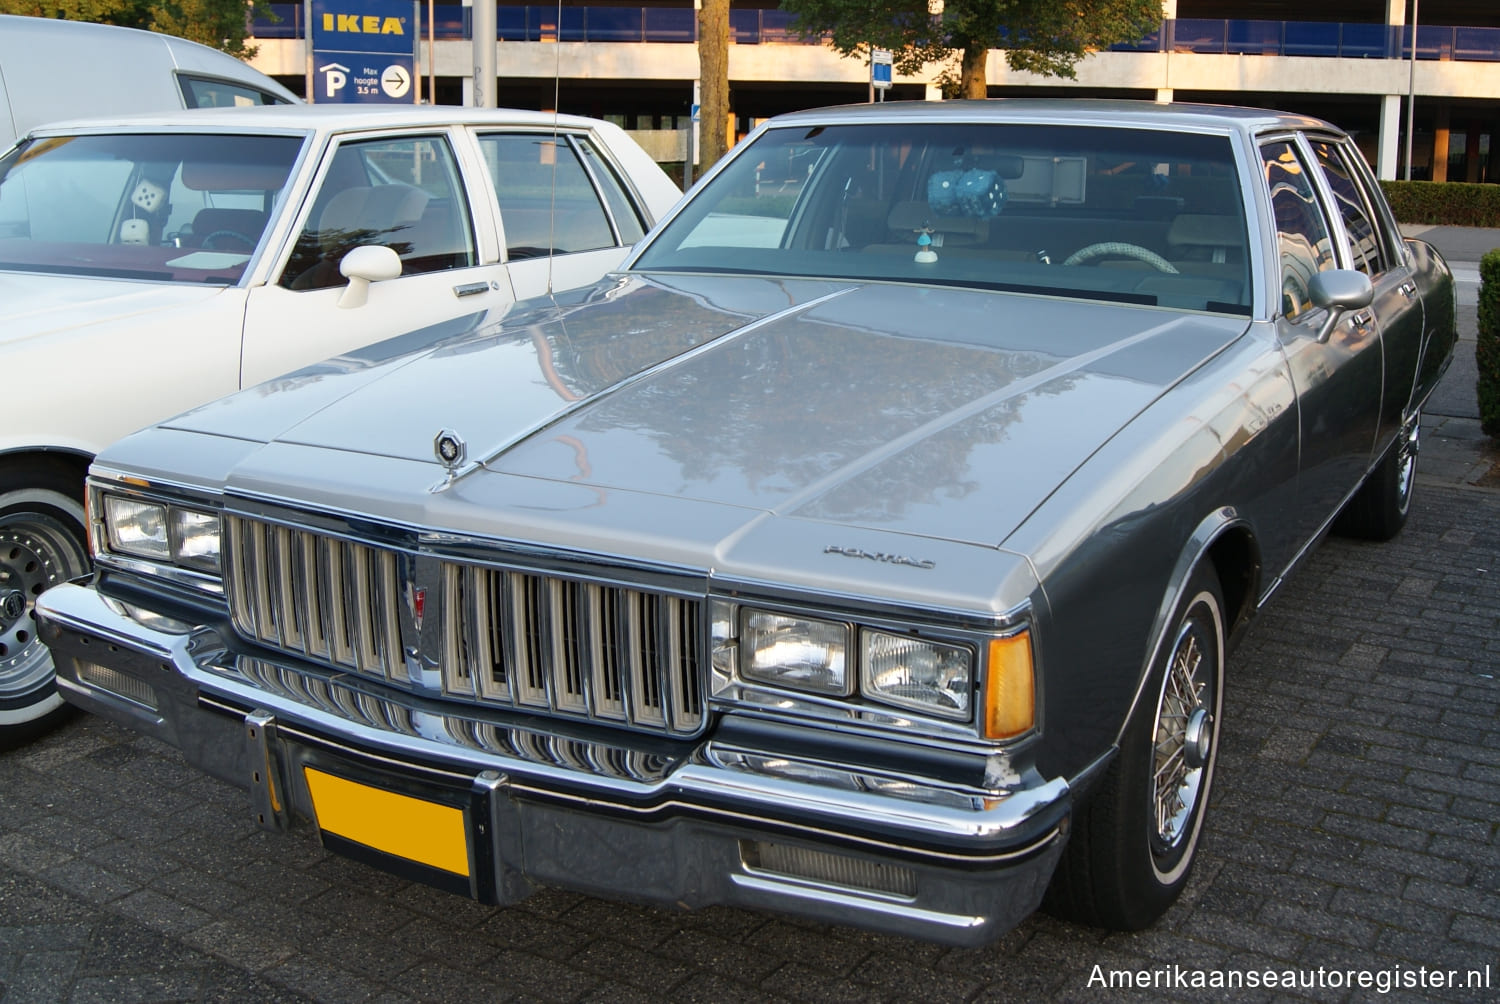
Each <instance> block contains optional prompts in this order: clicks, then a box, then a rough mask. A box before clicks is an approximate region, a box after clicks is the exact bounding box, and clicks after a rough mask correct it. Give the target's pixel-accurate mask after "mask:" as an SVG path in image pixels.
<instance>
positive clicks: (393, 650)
mask: <svg viewBox="0 0 1500 1004" xmlns="http://www.w3.org/2000/svg"><path fill="white" fill-rule="evenodd" d="M225 551H226V568H227V572H226V583H227V592H228V595H229V602H230V610H231V613H232V614H233V618H234V625H235V628H236V630H237V631H239V632H240V633H241V634H242V635H244V636H245V637H247V638H250V639H253V640H255V641H258V642H260V643H261V644H264V645H266V646H269V647H271V648H275V649H279V650H281V651H285V652H289V653H291V654H294V655H298V656H302V657H304V658H307V659H310V660H314V661H319V662H324V663H328V664H331V665H334V666H338V667H343V668H347V669H351V670H354V671H356V672H358V673H361V674H365V675H369V676H373V677H376V678H381V679H384V680H386V681H388V682H393V683H398V684H401V685H402V686H404V687H407V688H409V689H415V690H420V689H423V688H422V686H421V685H420V684H419V683H418V682H417V681H413V680H411V679H409V678H408V675H407V669H406V661H405V657H404V654H403V637H402V631H403V626H404V629H405V630H406V631H407V633H408V637H406V638H405V639H404V642H405V644H406V646H408V647H411V648H416V647H418V646H421V645H424V644H427V645H431V646H432V647H433V650H432V651H427V652H424V653H423V660H422V661H423V662H424V663H426V664H427V665H433V664H436V665H439V666H440V667H441V678H442V690H443V693H444V694H445V695H447V696H450V697H456V698H463V699H467V700H471V701H475V702H478V703H480V704H491V705H502V706H508V707H514V708H517V709H521V710H525V711H531V712H535V713H538V714H552V715H563V716H568V717H577V718H584V719H594V720H601V721H606V722H612V723H617V724H619V725H623V726H626V727H630V728H634V729H639V730H644V731H650V732H667V733H674V734H691V733H694V732H696V731H698V729H699V728H700V727H701V726H702V723H703V700H704V696H703V691H704V680H703V674H702V667H703V665H704V663H705V661H706V660H705V656H704V652H703V650H702V648H703V641H702V624H701V620H702V611H703V603H702V600H700V599H698V598H696V597H683V596H677V595H673V594H669V593H662V592H654V591H647V590H640V589H633V588H629V587H625V586H618V585H607V584H601V583H595V582H587V581H578V580H574V579H568V578H563V577H560V576H552V575H543V574H538V573H534V572H528V571H518V570H513V569H502V568H493V567H489V566H481V565H469V564H462V563H459V562H454V561H439V560H436V559H429V558H421V559H420V561H421V562H423V563H425V567H426V568H427V569H428V572H425V573H423V574H424V576H428V577H429V579H430V588H423V587H422V586H419V584H418V583H416V582H410V583H408V582H405V581H403V579H404V577H407V576H411V575H413V574H415V573H414V572H413V571H412V569H413V568H414V567H415V564H416V563H417V560H418V559H417V557H416V556H411V555H406V556H402V555H400V554H399V553H398V552H396V551H393V550H389V549H385V548H380V547H374V546H371V545H367V544H361V543H357V542H354V541H348V540H343V539H340V538H336V537H332V536H330V535H327V534H322V533H315V532H312V531H309V530H302V529H298V528H295V527H287V526H282V525H278V524H273V523H268V522H265V521H262V520H258V519H252V518H247V517H243V516H236V515H230V516H228V517H227V518H226V540H225ZM407 590H416V592H417V593H420V595H421V597H422V598H423V599H424V601H425V604H426V606H427V608H428V609H427V611H426V614H427V617H428V618H432V617H437V618H439V621H438V625H439V627H438V630H436V631H434V630H432V628H431V625H429V627H428V629H427V630H422V631H418V630H417V628H416V626H415V625H414V624H413V623H412V620H411V618H407V617H405V612H406V611H405V604H404V603H403V598H404V597H405V596H406V591H407ZM419 635H420V637H418V636H419ZM330 710H333V709H330ZM343 713H346V714H348V715H349V717H357V716H354V715H353V714H352V713H351V712H350V711H349V709H343Z"/></svg>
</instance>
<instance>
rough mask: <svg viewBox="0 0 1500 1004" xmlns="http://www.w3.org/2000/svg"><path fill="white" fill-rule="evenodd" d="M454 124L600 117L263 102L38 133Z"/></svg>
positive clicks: (532, 123) (581, 122)
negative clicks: (254, 104)
mask: <svg viewBox="0 0 1500 1004" xmlns="http://www.w3.org/2000/svg"><path fill="white" fill-rule="evenodd" d="M450 123H458V124H464V125H476V126H525V127H528V128H552V127H553V125H554V124H555V125H556V126H557V127H559V128H565V129H590V128H596V127H598V126H599V125H600V122H599V120H597V119H591V118H586V117H583V116H580V115H554V114H553V113H552V112H536V111H525V110H521V109H515V108H469V107H465V106H461V105H366V106H355V107H351V106H348V105H266V106H260V107H254V108H195V109H190V110H177V111H166V112H157V113H153V114H145V115H125V116H119V115H116V116H112V117H110V118H107V119H105V118H93V119H74V120H70V121H67V122H54V123H50V124H49V125H47V126H46V127H44V128H41V129H37V130H35V133H36V134H37V135H47V134H54V133H67V132H77V131H89V132H121V131H131V132H140V131H144V130H149V129H164V128H165V129H173V130H177V129H181V130H184V131H191V130H193V129H213V130H220V129H232V130H236V131H240V132H255V131H259V130H267V131H272V130H277V131H289V130H296V131H302V132H340V131H345V130H354V129H400V128H405V127H418V128H419V127H422V126H434V125H447V124H450Z"/></svg>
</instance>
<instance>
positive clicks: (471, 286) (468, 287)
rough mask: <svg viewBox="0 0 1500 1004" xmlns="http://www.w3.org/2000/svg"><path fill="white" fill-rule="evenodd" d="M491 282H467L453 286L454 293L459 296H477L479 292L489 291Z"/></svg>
mask: <svg viewBox="0 0 1500 1004" xmlns="http://www.w3.org/2000/svg"><path fill="white" fill-rule="evenodd" d="M489 290H490V284H489V283H487V282H466V283H464V284H463V285H462V286H454V287H453V295H454V296H458V297H464V296H475V295H477V294H479V293H488V292H489Z"/></svg>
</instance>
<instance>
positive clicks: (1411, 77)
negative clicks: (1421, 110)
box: [1406, 0, 1421, 181]
mask: <svg viewBox="0 0 1500 1004" xmlns="http://www.w3.org/2000/svg"><path fill="white" fill-rule="evenodd" d="M1420 2H1421V0H1411V66H1410V68H1409V70H1408V72H1407V76H1406V180H1407V181H1410V180H1411V138H1412V133H1414V132H1416V131H1417V4H1418V3H1420Z"/></svg>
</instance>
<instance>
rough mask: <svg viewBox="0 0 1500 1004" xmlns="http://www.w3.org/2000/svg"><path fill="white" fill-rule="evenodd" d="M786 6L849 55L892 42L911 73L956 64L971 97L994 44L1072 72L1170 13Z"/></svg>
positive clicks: (1029, 63) (1040, 0)
mask: <svg viewBox="0 0 1500 1004" xmlns="http://www.w3.org/2000/svg"><path fill="white" fill-rule="evenodd" d="M781 6H782V9H784V10H786V11H789V12H790V13H792V14H795V15H796V21H795V26H796V27H797V29H798V30H799V31H801V32H802V33H803V34H804V35H808V36H815V37H816V36H822V35H828V36H829V44H830V45H831V46H832V47H833V48H834V49H836V50H837V51H838V52H839V53H841V54H842V55H845V56H855V55H858V56H867V55H868V52H869V49H870V48H871V47H872V46H873V47H875V48H878V49H889V50H891V52H892V54H893V55H894V61H895V65H896V69H897V70H898V71H899V72H901V73H907V74H915V73H919V72H921V70H922V68H923V67H924V66H927V65H928V64H930V63H948V64H949V65H948V66H947V68H946V69H944V71H943V72H942V74H941V75H940V76H939V77H938V81H937V82H938V83H939V84H940V85H942V86H943V89H944V92H945V93H946V94H948V95H949V96H965V97H982V96H983V95H984V84H985V80H984V55H985V53H986V52H988V50H990V49H1001V50H1003V51H1004V52H1005V59H1006V62H1007V63H1008V64H1009V65H1010V67H1011V69H1014V70H1027V71H1030V72H1032V73H1039V74H1041V75H1043V76H1055V77H1068V78H1072V77H1074V76H1076V70H1075V67H1076V66H1077V64H1078V61H1079V60H1081V59H1082V58H1083V57H1084V56H1086V55H1087V54H1088V53H1090V52H1092V51H1094V50H1096V49H1103V48H1107V47H1109V46H1111V45H1114V44H1115V43H1117V42H1132V41H1136V40H1138V39H1140V38H1142V37H1144V36H1145V35H1147V34H1149V33H1150V32H1152V31H1153V30H1155V29H1156V28H1157V27H1158V26H1159V25H1160V24H1161V18H1162V8H1161V0H947V2H946V3H944V5H943V13H942V16H941V17H939V18H934V17H933V16H932V15H930V14H929V13H928V0H895V2H893V3H888V4H879V5H872V4H870V3H868V2H866V0H781ZM955 57H957V59H958V65H957V66H955V65H953V62H952V61H953V60H954V59H955ZM960 75H961V76H960Z"/></svg>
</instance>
